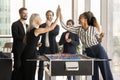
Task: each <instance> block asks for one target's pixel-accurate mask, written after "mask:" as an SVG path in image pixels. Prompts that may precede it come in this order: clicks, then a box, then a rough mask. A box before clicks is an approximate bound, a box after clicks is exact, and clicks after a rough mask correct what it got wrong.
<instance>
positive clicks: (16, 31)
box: [11, 20, 28, 53]
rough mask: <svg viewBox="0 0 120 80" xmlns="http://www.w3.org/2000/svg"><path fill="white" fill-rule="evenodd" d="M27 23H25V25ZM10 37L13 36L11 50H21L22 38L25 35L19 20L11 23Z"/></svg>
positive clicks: (22, 46) (22, 45)
mask: <svg viewBox="0 0 120 80" xmlns="http://www.w3.org/2000/svg"><path fill="white" fill-rule="evenodd" d="M27 26H28V25H26V27H27ZM11 28H12V29H11V30H12V37H13V48H12V52H13V53H14V52H22V51H23V48H24V46H25V45H24V44H23V38H24V36H25V31H24V27H23V24H22V23H21V21H20V20H18V21H16V22H14V23H13V24H12V27H11Z"/></svg>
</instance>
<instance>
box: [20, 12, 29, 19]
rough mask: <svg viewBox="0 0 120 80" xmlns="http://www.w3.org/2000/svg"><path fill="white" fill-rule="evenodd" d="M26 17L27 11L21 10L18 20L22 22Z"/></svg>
mask: <svg viewBox="0 0 120 80" xmlns="http://www.w3.org/2000/svg"><path fill="white" fill-rule="evenodd" d="M27 17H28V12H27V10H23V11H22V12H21V13H20V18H21V19H23V20H27Z"/></svg>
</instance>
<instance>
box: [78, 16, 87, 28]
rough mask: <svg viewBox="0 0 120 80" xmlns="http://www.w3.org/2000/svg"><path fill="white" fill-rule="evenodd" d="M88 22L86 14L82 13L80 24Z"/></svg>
mask: <svg viewBox="0 0 120 80" xmlns="http://www.w3.org/2000/svg"><path fill="white" fill-rule="evenodd" d="M86 23H87V19H86V18H85V16H84V15H83V14H82V15H80V17H79V24H81V25H82V26H83V25H84V24H86Z"/></svg>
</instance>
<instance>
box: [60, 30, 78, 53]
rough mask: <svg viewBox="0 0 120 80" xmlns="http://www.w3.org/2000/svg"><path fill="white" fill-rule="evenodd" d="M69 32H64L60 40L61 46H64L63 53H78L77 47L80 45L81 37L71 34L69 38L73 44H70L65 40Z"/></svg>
mask: <svg viewBox="0 0 120 80" xmlns="http://www.w3.org/2000/svg"><path fill="white" fill-rule="evenodd" d="M67 32H68V31H66V32H64V33H63V34H62V36H61V38H60V41H59V45H63V53H72V54H75V53H77V49H76V47H77V46H78V45H79V44H80V42H79V37H78V35H77V34H73V33H71V32H70V34H69V38H71V39H72V42H70V43H68V42H66V40H65V35H66V33H67Z"/></svg>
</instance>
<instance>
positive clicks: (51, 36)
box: [39, 23, 59, 54]
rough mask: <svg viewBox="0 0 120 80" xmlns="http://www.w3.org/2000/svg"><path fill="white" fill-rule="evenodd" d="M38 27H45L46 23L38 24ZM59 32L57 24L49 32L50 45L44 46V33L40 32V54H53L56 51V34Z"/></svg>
mask: <svg viewBox="0 0 120 80" xmlns="http://www.w3.org/2000/svg"><path fill="white" fill-rule="evenodd" d="M40 27H43V28H44V27H46V23H43V24H41V25H40ZM58 34H59V25H56V27H55V29H54V30H52V31H50V32H49V43H50V47H49V48H48V47H46V46H45V37H46V33H44V34H42V38H41V43H42V46H41V47H40V48H39V53H40V54H44V53H45V54H54V53H58V45H57V42H56V36H57V35H58Z"/></svg>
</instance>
